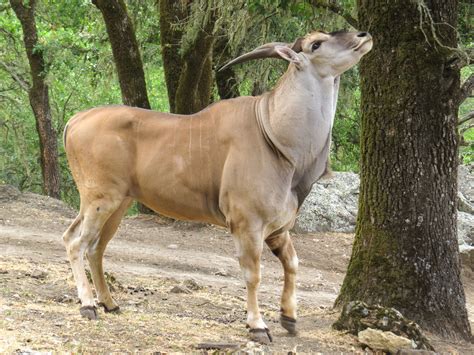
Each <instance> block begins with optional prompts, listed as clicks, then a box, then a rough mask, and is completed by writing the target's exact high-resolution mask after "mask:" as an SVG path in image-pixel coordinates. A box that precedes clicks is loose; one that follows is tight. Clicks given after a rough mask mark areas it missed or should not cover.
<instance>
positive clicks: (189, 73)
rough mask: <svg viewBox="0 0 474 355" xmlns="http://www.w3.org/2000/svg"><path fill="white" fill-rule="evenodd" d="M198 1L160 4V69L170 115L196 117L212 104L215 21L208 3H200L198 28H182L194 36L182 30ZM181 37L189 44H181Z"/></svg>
mask: <svg viewBox="0 0 474 355" xmlns="http://www.w3.org/2000/svg"><path fill="white" fill-rule="evenodd" d="M198 1H201V0H188V1H184V2H178V1H172V0H160V29H161V45H162V53H163V66H164V70H165V80H166V87H167V89H168V98H169V102H170V111H171V112H173V113H180V114H191V113H195V112H197V111H200V110H202V109H203V108H205V107H206V106H207V105H209V103H210V101H211V90H212V82H213V81H212V48H213V44H214V34H213V31H214V24H215V21H216V14H215V9H213V8H212V5H211V2H207V1H202V3H200V5H201V6H200V8H199V11H204V12H205V14H204V15H203V16H200V17H199V18H200V19H201V20H202V22H201V23H199V24H198V26H189V25H188V26H184V27H185V31H196V32H195V33H188V32H185V31H183V29H182V27H183V26H182V25H183V24H182V22H183V21H184V19H190V18H191V17H192V16H191V15H192V11H193V6H192V5H193V4H194V3H197V2H198ZM196 8H197V7H196ZM180 23H181V26H179V24H180ZM184 36H187V40H189V41H190V42H186V43H183V38H184Z"/></svg>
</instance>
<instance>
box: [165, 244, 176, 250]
mask: <svg viewBox="0 0 474 355" xmlns="http://www.w3.org/2000/svg"><path fill="white" fill-rule="evenodd" d="M167 248H168V249H178V245H176V244H170V245H168V246H167Z"/></svg>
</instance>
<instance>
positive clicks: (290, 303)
mask: <svg viewBox="0 0 474 355" xmlns="http://www.w3.org/2000/svg"><path fill="white" fill-rule="evenodd" d="M265 242H266V243H267V245H268V246H269V247H270V250H271V251H272V252H273V254H275V255H276V256H277V257H278V259H280V261H281V264H282V265H283V270H284V273H285V283H284V286H283V293H282V295H281V315H280V323H281V325H282V326H283V328H285V329H286V330H287V331H288V332H289V333H290V334H296V308H297V305H296V272H297V271H298V257H297V256H296V251H295V248H294V247H293V242H292V241H291V238H290V234H289V233H288V232H284V233H282V234H278V235H275V236H270V237H268V238H267V239H266V240H265Z"/></svg>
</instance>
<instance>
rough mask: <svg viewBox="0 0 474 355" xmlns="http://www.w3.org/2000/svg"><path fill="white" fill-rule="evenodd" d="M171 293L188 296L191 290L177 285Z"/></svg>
mask: <svg viewBox="0 0 474 355" xmlns="http://www.w3.org/2000/svg"><path fill="white" fill-rule="evenodd" d="M170 292H171V293H186V294H190V293H191V290H190V289H189V288H187V287H185V286H181V285H176V286H174V287H173V288H172V289H171V290H170Z"/></svg>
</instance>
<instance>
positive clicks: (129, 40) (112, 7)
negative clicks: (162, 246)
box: [92, 0, 153, 213]
mask: <svg viewBox="0 0 474 355" xmlns="http://www.w3.org/2000/svg"><path fill="white" fill-rule="evenodd" d="M92 3H93V4H94V5H95V6H96V7H97V8H98V9H99V10H100V12H101V13H102V16H103V18H104V22H105V27H106V29H107V34H108V36H109V41H110V44H111V46H112V54H113V56H114V62H115V66H116V68H117V73H118V79H119V83H120V91H121V93H122V102H123V103H124V105H128V106H134V107H141V108H145V109H150V102H149V101H148V94H147V89H146V82H145V73H144V71H143V63H142V59H141V56H140V50H139V48H138V43H137V39H136V37H135V30H134V28H133V24H132V21H131V20H130V17H129V16H128V13H127V7H126V6H125V3H124V1H123V0H92ZM138 210H139V211H140V212H142V213H152V212H153V211H152V210H150V209H149V208H148V207H146V206H144V205H142V204H140V203H138Z"/></svg>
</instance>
